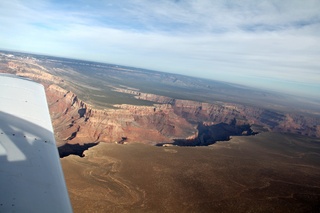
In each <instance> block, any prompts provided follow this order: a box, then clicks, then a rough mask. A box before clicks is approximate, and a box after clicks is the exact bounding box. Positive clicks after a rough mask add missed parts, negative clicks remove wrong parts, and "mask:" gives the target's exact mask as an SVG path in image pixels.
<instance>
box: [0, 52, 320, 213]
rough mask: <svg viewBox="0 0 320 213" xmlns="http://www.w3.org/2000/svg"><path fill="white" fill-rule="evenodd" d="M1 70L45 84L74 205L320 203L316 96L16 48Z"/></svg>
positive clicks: (244, 208) (220, 207) (145, 207)
mask: <svg viewBox="0 0 320 213" xmlns="http://www.w3.org/2000/svg"><path fill="white" fill-rule="evenodd" d="M0 72H2V73H11V74H17V75H20V76H25V77H27V78H31V79H33V80H35V81H37V82H40V83H41V84H43V85H44V87H45V90H46V94H47V101H48V107H49V110H50V113H51V119H52V122H53V127H54V130H55V137H56V142H57V146H58V148H59V152H60V156H61V157H63V158H62V159H61V162H62V165H63V168H64V173H65V178H66V181H67V185H68V190H69V194H70V198H71V201H72V205H73V208H74V211H75V212H106V211H107V212H208V211H216V212H288V211H290V212H318V211H320V207H319V203H320V202H319V200H320V188H319V187H320V186H319V182H320V179H319V177H320V176H319V172H320V171H319V169H320V167H319V163H320V159H319V156H320V150H319V148H320V147H319V142H320V141H319V138H320V114H319V108H320V103H319V102H317V101H316V100H309V99H304V98H302V97H296V96H290V95H287V94H281V93H278V92H272V91H263V90H258V89H254V88H249V87H244V86H241V85H234V84H229V83H225V82H217V81H210V80H205V79H198V78H193V77H187V76H182V75H175V74H168V73H162V72H156V71H149V70H143V69H138V68H132V67H124V66H119V65H112V64H103V63H95V62H88V61H79V60H74V59H64V58H57V57H50V56H41V55H34V54H26V53H15V52H6V51H3V52H1V55H0ZM221 141H223V142H221Z"/></svg>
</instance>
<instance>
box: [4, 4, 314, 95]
mask: <svg viewBox="0 0 320 213" xmlns="http://www.w3.org/2000/svg"><path fill="white" fill-rule="evenodd" d="M319 11H320V1H319V0H306V1H300V0H283V1H278V0H274V1H271V0H269V1H266V0H260V1H253V0H244V1H231V0H229V1H228V0H217V1H211V0H201V1H198V0H186V1H169V0H164V1H145V0H132V1H98V0H97V1H85V0H72V1H37V0H31V1H22V0H21V1H20V0H11V1H8V2H0V26H1V28H2V30H1V31H0V48H2V49H11V50H19V51H26V52H35V53H43V54H49V55H57V56H65V57H72V58H80V59H87V60H94V61H102V62H108V63H116V64H122V65H130V66H136V67H144V68H149V69H155V70H160V71H167V72H174V73H180V74H186V75H192V76H198V77H203V78H211V79H217V80H223V81H230V82H235V83H240V84H245V85H251V86H259V87H263V88H269V89H274V90H281V91H283V92H289V93H296V94H299V95H310V96H313V97H316V98H318V99H320V13H319Z"/></svg>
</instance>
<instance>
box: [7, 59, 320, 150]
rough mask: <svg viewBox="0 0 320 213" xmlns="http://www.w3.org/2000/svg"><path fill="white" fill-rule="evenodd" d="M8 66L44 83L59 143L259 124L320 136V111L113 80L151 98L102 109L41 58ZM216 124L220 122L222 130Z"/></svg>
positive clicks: (187, 139)
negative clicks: (186, 95) (201, 97)
mask: <svg viewBox="0 0 320 213" xmlns="http://www.w3.org/2000/svg"><path fill="white" fill-rule="evenodd" d="M2 67H4V68H3V69H2V71H3V72H4V71H6V72H9V73H14V74H17V75H20V76H25V77H28V78H31V79H33V80H35V81H38V82H40V83H42V84H43V85H44V87H45V90H46V94H47V101H48V106H49V109H50V113H51V118H52V122H53V127H54V130H55V135H56V141H57V145H58V146H62V145H65V144H79V145H83V144H90V143H98V142H108V143H114V142H120V141H121V140H122V139H123V138H126V143H132V142H138V143H145V144H151V145H156V144H158V145H159V144H166V143H173V144H176V145H177V144H178V145H179V144H180V145H181V144H184V145H210V144H213V143H215V142H216V141H219V140H229V139H230V136H232V135H251V134H252V133H254V132H255V131H256V130H255V129H258V130H259V131H272V132H288V133H294V134H300V135H305V136H311V137H320V119H319V117H318V116H313V115H310V114H306V113H305V114H301V113H300V114H299V113H292V112H282V111H276V110H270V109H263V108H261V107H257V106H250V105H243V104H238V103H228V102H219V101H216V102H214V103H206V102H200V101H194V100H183V99H177V98H172V97H168V96H163V95H157V94H152V93H144V92H140V91H139V89H135V88H132V87H125V88H124V87H123V86H120V87H116V86H113V87H112V90H113V91H114V92H116V93H119V94H127V95H130V96H132V97H134V98H135V99H136V100H143V101H147V102H150V103H151V104H149V105H148V106H147V105H131V104H114V105H113V107H112V108H103V109H97V108H95V106H93V105H91V104H88V103H86V102H85V101H83V100H81V99H80V98H79V97H78V96H77V94H75V93H74V92H73V91H71V90H67V89H64V88H67V86H66V85H72V82H68V81H67V80H66V79H64V78H63V77H61V76H58V75H53V74H52V73H50V71H49V70H48V69H47V68H46V67H44V66H42V65H40V64H39V63H37V62H36V61H35V60H24V61H22V62H21V60H20V61H14V62H13V61H9V62H8V63H6V64H2ZM63 87H64V88H63ZM217 125H218V126H219V127H218V126H217ZM243 127H246V128H243ZM214 128H215V129H217V128H218V130H217V131H218V132H219V134H218V135H217V134H216V133H214V132H217V131H213V129H214ZM251 128H253V130H252V129H251ZM199 129H202V130H204V129H206V130H205V131H202V132H206V135H205V136H204V135H203V134H202V133H201V134H199ZM257 132H258V131H257ZM208 133H210V134H208ZM200 138H201V139H200ZM178 141H179V142H178ZM195 141H197V142H195ZM199 141H201V143H200V142H199ZM69 148H70V147H69Z"/></svg>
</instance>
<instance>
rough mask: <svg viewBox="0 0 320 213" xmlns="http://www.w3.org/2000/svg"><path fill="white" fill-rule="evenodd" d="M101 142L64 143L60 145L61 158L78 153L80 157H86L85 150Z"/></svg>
mask: <svg viewBox="0 0 320 213" xmlns="http://www.w3.org/2000/svg"><path fill="white" fill-rule="evenodd" d="M98 144H99V143H85V144H83V145H80V144H68V143H66V144H64V145H62V146H60V147H58V151H59V156H60V158H64V157H67V156H69V155H78V156H79V157H84V156H85V155H84V154H83V152H84V151H85V150H88V149H89V148H91V147H93V146H96V145H98Z"/></svg>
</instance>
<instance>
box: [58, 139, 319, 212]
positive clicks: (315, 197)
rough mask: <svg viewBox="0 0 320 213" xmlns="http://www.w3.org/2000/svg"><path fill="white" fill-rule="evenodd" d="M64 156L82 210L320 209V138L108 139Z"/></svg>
mask: <svg viewBox="0 0 320 213" xmlns="http://www.w3.org/2000/svg"><path fill="white" fill-rule="evenodd" d="M85 155H86V157H84V158H80V157H78V156H69V157H66V158H63V159H61V162H62V166H63V169H64V174H65V177H66V181H67V186H68V190H69V194H70V198H71V202H72V205H73V208H74V211H75V212H319V211H320V139H312V138H308V137H303V136H296V135H289V134H277V133H261V134H259V135H256V136H250V137H233V139H232V140H231V141H229V142H220V143H217V144H214V145H212V146H208V147H155V146H150V145H143V144H128V145H120V144H106V143H100V144H99V145H97V146H95V147H92V148H90V149H89V150H88V151H86V152H85Z"/></svg>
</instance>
